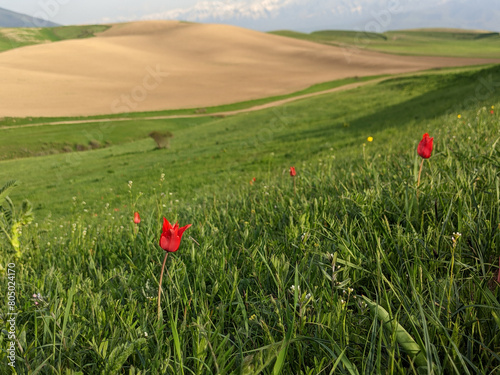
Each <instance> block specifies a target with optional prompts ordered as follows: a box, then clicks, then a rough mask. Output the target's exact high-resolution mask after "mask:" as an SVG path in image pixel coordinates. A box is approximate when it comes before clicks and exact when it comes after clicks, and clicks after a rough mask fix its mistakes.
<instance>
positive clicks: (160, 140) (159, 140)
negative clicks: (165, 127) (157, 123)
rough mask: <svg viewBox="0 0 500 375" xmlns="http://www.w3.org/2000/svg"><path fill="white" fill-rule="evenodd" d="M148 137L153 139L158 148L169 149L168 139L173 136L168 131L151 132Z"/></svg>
mask: <svg viewBox="0 0 500 375" xmlns="http://www.w3.org/2000/svg"><path fill="white" fill-rule="evenodd" d="M149 136H150V137H151V138H153V139H154V141H155V142H156V145H157V146H158V148H169V147H170V138H173V136H174V135H173V134H172V133H170V132H169V131H166V132H158V131H153V132H151V133H149Z"/></svg>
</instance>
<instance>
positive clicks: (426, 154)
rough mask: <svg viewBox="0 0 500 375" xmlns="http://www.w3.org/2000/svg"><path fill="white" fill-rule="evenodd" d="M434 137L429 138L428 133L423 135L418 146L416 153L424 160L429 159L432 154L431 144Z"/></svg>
mask: <svg viewBox="0 0 500 375" xmlns="http://www.w3.org/2000/svg"><path fill="white" fill-rule="evenodd" d="M433 141H434V137H432V138H430V137H429V133H425V134H424V136H423V137H422V140H421V141H420V143H419V144H418V148H417V153H418V154H419V155H420V156H421V157H422V158H424V159H429V158H430V157H431V154H432V143H433Z"/></svg>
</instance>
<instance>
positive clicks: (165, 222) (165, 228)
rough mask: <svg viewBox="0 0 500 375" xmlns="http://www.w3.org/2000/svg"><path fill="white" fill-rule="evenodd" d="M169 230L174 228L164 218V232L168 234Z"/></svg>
mask: <svg viewBox="0 0 500 375" xmlns="http://www.w3.org/2000/svg"><path fill="white" fill-rule="evenodd" d="M169 229H172V226H171V225H170V223H169V222H168V220H167V219H166V218H163V232H166V231H168V230H169Z"/></svg>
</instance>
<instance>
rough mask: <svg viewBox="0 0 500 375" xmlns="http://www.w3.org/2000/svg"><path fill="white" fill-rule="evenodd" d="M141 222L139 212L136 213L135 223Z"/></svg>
mask: <svg viewBox="0 0 500 375" xmlns="http://www.w3.org/2000/svg"><path fill="white" fill-rule="evenodd" d="M140 222H141V217H140V216H139V212H135V213H134V223H136V224H139V223H140Z"/></svg>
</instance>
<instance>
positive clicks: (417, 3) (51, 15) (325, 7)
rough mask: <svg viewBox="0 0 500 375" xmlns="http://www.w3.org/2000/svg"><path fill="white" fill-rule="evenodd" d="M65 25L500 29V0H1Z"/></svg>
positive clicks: (6, 5) (0, 3) (1, 3)
mask: <svg viewBox="0 0 500 375" xmlns="http://www.w3.org/2000/svg"><path fill="white" fill-rule="evenodd" d="M0 7H2V8H6V9H9V10H13V11H15V12H19V13H24V14H27V15H30V16H34V17H38V18H42V19H46V20H49V21H52V22H56V23H59V24H62V25H74V24H91V23H112V22H127V21H138V20H150V19H180V20H188V21H194V22H209V23H228V24H233V25H237V26H242V27H247V28H251V29H256V30H261V31H269V30H277V29H293V30H297V31H313V30H320V29H352V30H357V29H363V28H370V27H371V28H373V27H376V26H375V24H378V25H380V27H379V29H377V30H366V31H385V30H390V29H398V28H400V29H401V28H416V27H456V28H474V29H488V30H491V31H500V30H499V29H500V22H498V19H500V0H166V1H165V0H140V1H139V0H0Z"/></svg>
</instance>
